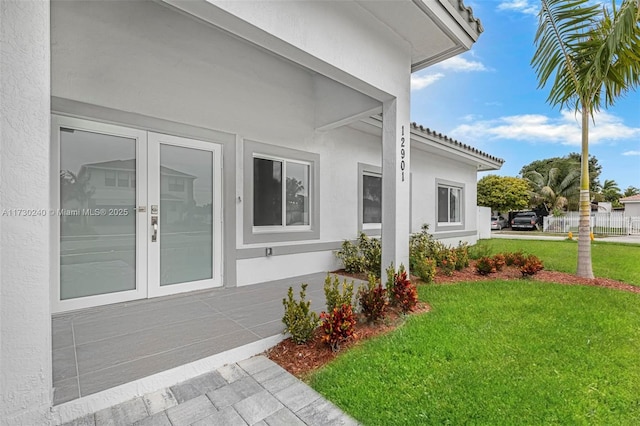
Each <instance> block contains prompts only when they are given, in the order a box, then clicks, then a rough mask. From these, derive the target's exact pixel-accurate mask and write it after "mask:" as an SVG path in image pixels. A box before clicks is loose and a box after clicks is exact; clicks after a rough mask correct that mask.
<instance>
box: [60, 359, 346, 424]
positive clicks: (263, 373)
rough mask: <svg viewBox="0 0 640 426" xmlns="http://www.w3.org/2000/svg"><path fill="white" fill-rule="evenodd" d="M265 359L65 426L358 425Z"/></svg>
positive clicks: (227, 367)
mask: <svg viewBox="0 0 640 426" xmlns="http://www.w3.org/2000/svg"><path fill="white" fill-rule="evenodd" d="M357 424H358V423H357V422H356V421H355V420H354V419H352V418H351V417H349V416H347V415H346V414H344V413H343V412H342V411H341V410H340V409H339V408H338V407H336V406H335V405H333V404H332V403H330V402H329V401H327V400H325V399H324V398H323V397H322V396H321V395H320V394H318V393H317V392H315V391H314V390H313V389H311V388H310V387H308V386H307V385H306V384H304V383H303V382H301V381H299V380H298V379H296V378H295V377H293V376H292V375H291V374H289V373H288V372H287V371H285V370H284V369H282V368H281V367H280V366H279V365H277V364H275V363H273V362H272V361H271V360H269V359H267V358H265V357H264V356H257V357H253V358H249V359H246V360H243V361H240V362H238V363H236V364H229V365H225V366H223V367H221V368H219V369H217V370H215V371H212V372H210V373H207V374H204V375H201V376H198V377H195V378H193V379H191V380H188V381H186V382H183V383H179V384H177V385H174V386H171V387H170V388H166V389H161V390H159V391H157V392H153V393H150V394H146V395H144V396H142V397H138V398H135V399H132V400H130V401H126V402H124V403H122V404H118V405H116V406H113V407H109V408H105V409H103V410H100V411H98V412H97V413H91V414H89V415H86V416H84V417H81V418H79V419H76V420H74V421H72V422H69V423H66V424H65V425H64V426H101V425H140V426H143V425H144V426H151V425H153V426H165V425H166V426H183V425H184V426H187V425H194V426H197V425H221V426H234V425H238V426H245V425H268V426H276V425H287V426H289V425H291V426H295V425H314V426H323V425H357Z"/></svg>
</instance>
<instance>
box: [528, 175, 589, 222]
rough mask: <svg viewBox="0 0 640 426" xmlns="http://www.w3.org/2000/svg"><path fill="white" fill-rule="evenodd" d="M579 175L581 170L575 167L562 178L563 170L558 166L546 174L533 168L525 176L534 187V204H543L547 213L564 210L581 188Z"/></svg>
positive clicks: (532, 199)
mask: <svg viewBox="0 0 640 426" xmlns="http://www.w3.org/2000/svg"><path fill="white" fill-rule="evenodd" d="M579 177H580V170H579V169H574V170H571V171H569V173H568V174H567V175H566V176H564V178H562V180H560V179H561V171H560V169H558V168H557V167H553V168H551V169H549V171H548V172H547V173H546V174H545V175H543V174H541V173H539V172H538V171H536V170H531V171H529V172H527V173H526V174H525V176H524V178H525V179H526V180H527V181H529V183H531V186H532V187H533V191H532V194H531V195H532V197H531V201H532V204H534V205H542V206H543V207H544V208H545V210H546V211H547V213H552V212H557V211H561V210H564V208H565V207H566V206H567V205H568V204H569V199H570V198H571V197H572V196H574V195H575V194H576V193H577V192H578V190H579V188H580V180H579Z"/></svg>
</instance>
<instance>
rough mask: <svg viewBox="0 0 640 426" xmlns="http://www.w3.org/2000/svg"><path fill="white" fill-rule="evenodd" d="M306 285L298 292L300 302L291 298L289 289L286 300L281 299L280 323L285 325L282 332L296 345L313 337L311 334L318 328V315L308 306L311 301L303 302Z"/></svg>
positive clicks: (291, 292) (290, 288)
mask: <svg viewBox="0 0 640 426" xmlns="http://www.w3.org/2000/svg"><path fill="white" fill-rule="evenodd" d="M306 293H307V284H302V289H301V290H300V300H299V301H297V300H295V298H294V297H293V288H292V287H289V292H288V294H287V298H286V299H282V304H283V305H284V316H283V317H282V322H283V323H284V325H285V329H284V332H285V333H289V334H291V340H293V341H294V342H295V343H297V344H299V345H300V344H302V343H305V342H307V341H309V339H311V338H312V337H313V332H314V330H315V329H316V327H317V326H318V323H319V320H318V314H316V313H315V312H314V311H312V310H311V309H310V308H309V306H310V305H311V301H305V300H304V299H305V297H306Z"/></svg>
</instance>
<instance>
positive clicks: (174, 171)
mask: <svg viewBox="0 0 640 426" xmlns="http://www.w3.org/2000/svg"><path fill="white" fill-rule="evenodd" d="M52 123H53V129H52V135H53V145H54V152H57V153H58V154H59V155H58V157H57V159H56V160H57V164H55V165H54V167H52V169H53V170H54V171H55V173H56V175H55V177H53V178H54V179H55V180H54V184H53V185H52V187H53V191H52V192H53V197H52V198H53V200H52V201H53V202H52V205H53V208H52V209H51V211H50V213H51V216H52V220H53V221H54V222H53V223H54V229H56V230H57V235H56V238H54V241H55V240H57V242H58V244H57V245H55V244H54V245H55V247H54V250H53V251H52V252H53V253H54V257H56V258H57V259H52V260H53V262H52V263H53V264H54V265H55V267H54V269H57V270H56V271H55V277H57V279H55V278H54V279H53V280H52V282H53V283H52V287H53V288H52V291H53V292H54V293H53V294H55V297H53V306H52V309H53V311H54V312H59V311H66V310H72V309H80V308H85V307H89V306H97V305H103V304H109V303H116V302H122V301H128V300H134V299H142V298H147V297H156V296H162V295H167V294H174V293H180V292H185V291H192V290H197V289H205V288H211V287H216V286H220V285H221V283H222V281H221V278H222V273H221V268H222V225H221V223H222V220H221V219H222V216H221V212H222V209H221V201H222V197H221V194H222V185H221V178H222V159H221V153H222V152H221V146H220V145H219V144H215V143H211V142H204V141H198V140H192V139H186V138H180V137H176V136H168V135H163V134H158V133H153V132H147V131H141V130H137V129H131V128H126V127H121V126H114V125H109V124H104V123H96V122H92V121H87V120H81V119H75V118H69V117H58V116H54V117H53V120H52Z"/></svg>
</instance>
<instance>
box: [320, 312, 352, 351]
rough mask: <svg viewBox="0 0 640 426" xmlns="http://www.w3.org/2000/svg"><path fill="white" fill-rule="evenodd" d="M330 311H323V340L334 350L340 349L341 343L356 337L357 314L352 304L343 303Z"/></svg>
mask: <svg viewBox="0 0 640 426" xmlns="http://www.w3.org/2000/svg"><path fill="white" fill-rule="evenodd" d="M329 312H330V313H326V312H322V313H321V314H320V319H321V320H322V325H321V327H322V331H323V335H322V340H323V341H324V342H325V343H327V344H328V345H329V346H330V347H331V350H332V351H334V352H335V351H337V350H338V349H340V343H342V342H344V341H345V340H347V339H349V338H350V337H355V329H356V316H355V315H354V313H353V308H352V307H351V304H346V303H345V304H342V305H340V306H339V307H335V308H333V310H331V311H329Z"/></svg>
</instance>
